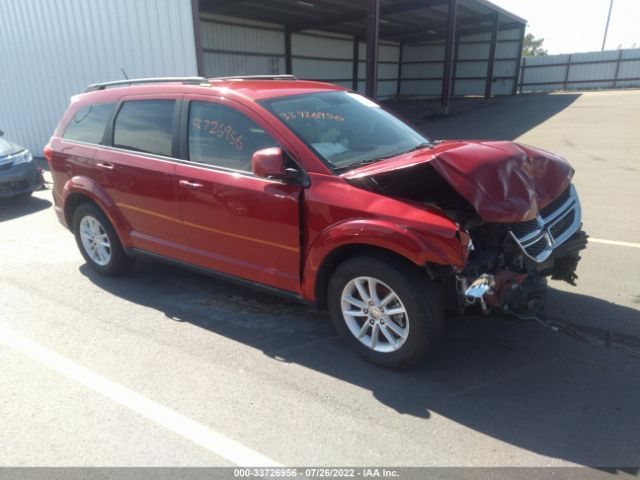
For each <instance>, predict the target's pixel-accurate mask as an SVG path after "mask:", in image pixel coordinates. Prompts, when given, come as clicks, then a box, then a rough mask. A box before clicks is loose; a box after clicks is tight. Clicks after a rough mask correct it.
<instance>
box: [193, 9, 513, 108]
mask: <svg viewBox="0 0 640 480" xmlns="http://www.w3.org/2000/svg"><path fill="white" fill-rule="evenodd" d="M193 2H194V13H197V14H198V15H199V14H200V13H215V14H219V15H224V16H228V17H237V18H243V19H248V20H255V21H262V22H270V23H275V24H280V25H283V26H284V28H285V32H286V34H287V37H290V35H291V33H293V32H300V31H303V30H322V31H326V32H333V33H339V34H346V35H351V36H353V37H354V38H355V39H357V40H359V41H366V42H367V45H368V48H367V77H366V85H367V88H366V92H367V94H368V95H369V96H371V97H376V84H377V50H378V40H387V41H393V42H398V43H399V44H400V45H415V44H419V43H421V42H433V41H438V40H444V41H445V46H446V55H445V71H444V78H443V88H442V103H443V106H444V107H445V111H446V109H447V107H448V104H449V99H450V96H451V81H452V78H451V77H452V74H451V70H452V64H453V55H454V48H455V42H456V38H458V37H460V36H462V35H470V34H474V33H486V32H492V46H491V50H492V51H494V50H495V42H496V38H495V35H494V34H493V33H494V32H496V31H497V30H498V29H501V30H506V29H511V28H522V31H523V35H524V27H525V25H526V21H525V20H524V19H523V18H521V17H518V16H517V15H514V14H513V13H510V12H508V11H506V10H504V9H502V8H500V7H498V6H497V5H494V4H492V3H491V2H489V1H487V0H193ZM194 17H195V18H197V17H196V16H194ZM285 42H286V43H287V42H290V40H285ZM288 49H289V50H290V45H289V46H288ZM492 61H493V59H492V58H490V63H492ZM286 65H287V70H288V72H287V73H290V65H291V59H290V52H288V55H287V59H286ZM491 72H492V65H491V66H490V68H489V70H488V73H489V74H490V73H491ZM488 77H490V75H488ZM490 81H491V79H490V78H488V79H487V84H488V85H489V82H490ZM489 93H490V87H489Z"/></svg>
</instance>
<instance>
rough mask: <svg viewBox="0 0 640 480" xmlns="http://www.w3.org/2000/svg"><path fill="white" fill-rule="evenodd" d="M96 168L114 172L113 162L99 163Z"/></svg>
mask: <svg viewBox="0 0 640 480" xmlns="http://www.w3.org/2000/svg"><path fill="white" fill-rule="evenodd" d="M96 167H99V168H104V169H105V170H113V163H111V162H98V163H96Z"/></svg>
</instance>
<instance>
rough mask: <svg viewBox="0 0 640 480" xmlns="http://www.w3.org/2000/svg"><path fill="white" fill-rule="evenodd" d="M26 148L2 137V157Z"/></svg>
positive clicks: (0, 142) (0, 145) (0, 140)
mask: <svg viewBox="0 0 640 480" xmlns="http://www.w3.org/2000/svg"><path fill="white" fill-rule="evenodd" d="M22 150H24V147H21V146H20V145H17V144H15V143H13V142H10V141H9V140H5V139H4V138H1V137H0V158H2V157H6V156H7V155H13V154H14V153H18V152H21V151H22Z"/></svg>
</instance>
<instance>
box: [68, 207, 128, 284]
mask: <svg viewBox="0 0 640 480" xmlns="http://www.w3.org/2000/svg"><path fill="white" fill-rule="evenodd" d="M73 232H74V234H75V237H76V243H77V244H78V248H79V249H80V253H81V254H82V256H83V257H84V259H85V260H86V262H87V263H88V264H89V266H90V267H91V268H92V269H93V270H95V271H96V272H98V273H100V274H102V275H119V274H122V273H124V272H126V271H127V270H129V268H130V267H131V265H132V264H133V262H134V258H133V257H130V256H128V255H127V254H126V253H125V252H124V249H123V248H122V244H121V243H120V239H119V238H118V235H117V234H116V232H115V229H114V228H113V226H112V225H111V222H109V219H108V218H107V216H106V215H105V214H104V213H103V212H102V210H100V208H99V207H98V206H97V205H95V204H94V203H91V202H87V203H83V204H82V205H80V206H78V207H77V208H76V210H75V212H74V214H73Z"/></svg>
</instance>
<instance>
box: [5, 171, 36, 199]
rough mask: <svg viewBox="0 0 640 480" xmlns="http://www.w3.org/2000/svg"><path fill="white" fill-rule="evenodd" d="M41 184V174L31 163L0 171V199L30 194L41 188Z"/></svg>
mask: <svg viewBox="0 0 640 480" xmlns="http://www.w3.org/2000/svg"><path fill="white" fill-rule="evenodd" d="M43 184H44V179H43V178H42V173H41V172H40V170H38V168H37V167H36V166H35V164H34V163H33V162H25V163H19V164H18V165H11V166H10V167H9V168H6V169H2V170H0V198H4V197H13V196H15V195H20V194H22V193H30V192H33V191H34V190H38V189H40V188H42V185H43Z"/></svg>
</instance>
